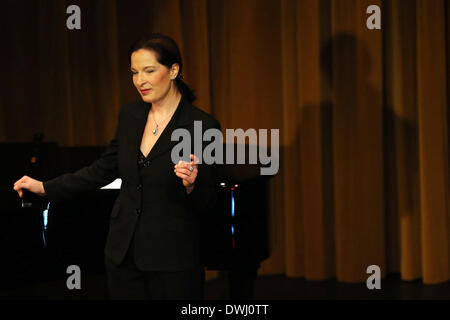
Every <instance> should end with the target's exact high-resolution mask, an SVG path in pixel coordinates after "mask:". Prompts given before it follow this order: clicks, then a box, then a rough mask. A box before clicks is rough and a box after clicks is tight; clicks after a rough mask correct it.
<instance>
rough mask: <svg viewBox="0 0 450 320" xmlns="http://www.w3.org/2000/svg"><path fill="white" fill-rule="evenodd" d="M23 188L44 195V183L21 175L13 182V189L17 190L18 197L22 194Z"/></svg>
mask: <svg viewBox="0 0 450 320" xmlns="http://www.w3.org/2000/svg"><path fill="white" fill-rule="evenodd" d="M23 189H26V190H28V191H30V192H33V193H35V194H37V195H40V196H45V189H44V184H43V182H42V181H39V180H36V179H33V178H30V177H28V176H23V177H22V178H20V179H19V180H17V181H16V182H15V183H14V190H16V191H17V193H18V194H19V197H21V198H22V196H23Z"/></svg>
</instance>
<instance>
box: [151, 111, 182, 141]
mask: <svg viewBox="0 0 450 320" xmlns="http://www.w3.org/2000/svg"><path fill="white" fill-rule="evenodd" d="M175 110H176V108H175ZM175 110H174V111H173V112H175ZM173 112H171V113H170V114H169V115H168V116H167V117H166V118H165V119H164V120H162V121H161V122H160V123H163V122H164V121H166V120H167V119H168V118H169V117H170V116H171V115H172V114H173ZM152 118H153V121H155V124H156V127H155V129H153V130H152V133H153V135H154V136H156V135H157V134H158V127H159V124H158V122H156V120H155V115H154V114H153V112H152Z"/></svg>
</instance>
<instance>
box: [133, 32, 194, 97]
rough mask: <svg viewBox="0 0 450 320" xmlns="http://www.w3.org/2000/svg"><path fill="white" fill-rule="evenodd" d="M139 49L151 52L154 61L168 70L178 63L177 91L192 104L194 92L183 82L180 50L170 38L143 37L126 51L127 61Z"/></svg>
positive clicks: (163, 36) (158, 36) (154, 35)
mask: <svg viewBox="0 0 450 320" xmlns="http://www.w3.org/2000/svg"><path fill="white" fill-rule="evenodd" d="M139 49H147V50H152V51H154V52H155V53H156V59H157V60H158V62H159V63H160V64H162V65H164V66H166V67H168V68H171V67H172V65H173V64H174V63H178V65H179V66H180V69H179V71H178V75H177V77H176V78H175V82H176V85H177V88H178V90H180V92H181V94H183V95H184V96H185V97H186V98H187V100H188V101H189V102H191V103H192V102H193V101H194V100H195V99H196V96H195V94H194V90H192V89H191V88H190V87H189V86H188V85H187V84H186V83H185V82H184V81H183V76H182V74H181V71H182V69H183V62H182V60H181V54H180V49H179V48H178V45H177V43H176V42H175V40H173V39H172V38H170V37H168V36H166V35H163V34H160V33H152V34H150V35H147V36H144V37H142V38H140V39H139V40H137V41H136V42H135V43H133V44H132V45H131V47H130V49H129V51H128V61H131V55H132V54H133V52H135V51H137V50H139Z"/></svg>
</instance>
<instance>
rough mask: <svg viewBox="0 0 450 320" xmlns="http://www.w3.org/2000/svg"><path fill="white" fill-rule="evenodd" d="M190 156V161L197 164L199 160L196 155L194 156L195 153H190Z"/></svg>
mask: <svg viewBox="0 0 450 320" xmlns="http://www.w3.org/2000/svg"><path fill="white" fill-rule="evenodd" d="M190 158H191V162H194V163H195V164H197V163H199V162H200V159H199V158H197V157H196V156H195V154H191V155H190Z"/></svg>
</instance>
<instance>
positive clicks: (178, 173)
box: [175, 172, 191, 183]
mask: <svg viewBox="0 0 450 320" xmlns="http://www.w3.org/2000/svg"><path fill="white" fill-rule="evenodd" d="M175 174H176V175H177V177H179V178H181V179H183V180H186V181H188V182H189V183H191V181H190V179H189V176H188V175H186V174H184V173H180V172H175Z"/></svg>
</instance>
